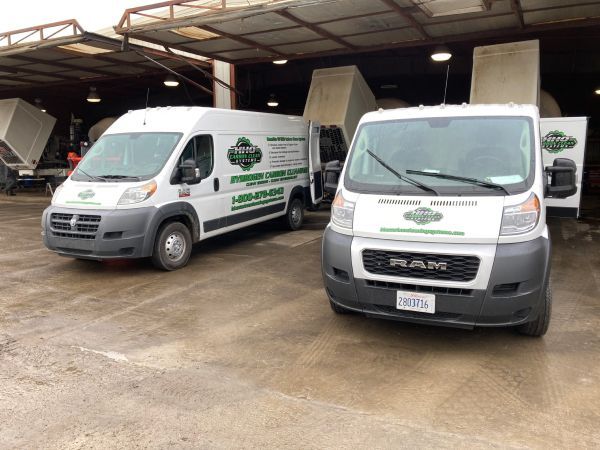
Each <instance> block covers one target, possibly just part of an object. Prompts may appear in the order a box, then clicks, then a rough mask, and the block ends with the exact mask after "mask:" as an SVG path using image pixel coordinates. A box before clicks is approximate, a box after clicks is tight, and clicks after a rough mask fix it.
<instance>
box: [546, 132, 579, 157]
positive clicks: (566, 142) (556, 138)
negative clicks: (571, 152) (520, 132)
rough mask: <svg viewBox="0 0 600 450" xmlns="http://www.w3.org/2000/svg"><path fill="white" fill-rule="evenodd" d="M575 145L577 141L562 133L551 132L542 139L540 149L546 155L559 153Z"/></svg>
mask: <svg viewBox="0 0 600 450" xmlns="http://www.w3.org/2000/svg"><path fill="white" fill-rule="evenodd" d="M576 145H577V139H576V138H574V137H573V136H567V135H566V134H565V133H564V131H559V130H553V131H550V132H549V133H548V134H546V136H544V137H543V138H542V148H543V149H544V150H546V151H547V152H548V153H560V152H562V151H563V150H566V149H569V148H573V147H575V146H576Z"/></svg>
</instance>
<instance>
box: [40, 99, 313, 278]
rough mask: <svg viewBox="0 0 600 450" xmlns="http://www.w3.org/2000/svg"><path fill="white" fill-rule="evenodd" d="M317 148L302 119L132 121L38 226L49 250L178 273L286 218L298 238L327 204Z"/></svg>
mask: <svg viewBox="0 0 600 450" xmlns="http://www.w3.org/2000/svg"><path fill="white" fill-rule="evenodd" d="M318 142H319V126H318V125H317V124H311V125H308V124H306V123H305V122H304V120H303V119H302V117H295V116H284V115H277V114H264V113H255V112H246V111H232V110H222V109H214V108H200V107H166V108H152V109H147V110H139V111H130V112H129V113H127V114H125V115H123V116H122V117H120V118H119V119H118V120H117V121H116V122H115V123H114V124H113V125H112V126H111V127H110V128H109V129H108V130H107V131H106V133H105V134H104V135H103V136H102V137H101V138H100V139H99V140H98V141H97V142H96V143H95V144H94V146H93V147H92V148H91V149H90V150H89V151H88V153H87V154H86V156H85V157H84V158H83V160H82V161H81V162H80V163H79V166H78V167H77V169H76V170H75V171H74V172H73V174H72V175H71V176H70V177H69V178H68V179H67V180H66V181H65V183H64V184H63V185H62V186H61V187H60V188H58V189H57V190H56V192H55V194H54V197H53V198H52V204H51V206H50V207H48V208H47V209H46V210H45V211H44V215H43V218H42V235H43V239H44V244H45V245H46V247H48V248H49V249H50V250H53V251H56V252H57V253H59V254H61V255H64V256H71V257H75V258H82V259H97V260H101V259H113V258H141V257H150V256H151V257H152V260H153V262H154V264H155V265H156V266H157V267H159V268H162V269H165V270H174V269H178V268H180V267H183V266H184V265H185V264H186V263H187V261H188V259H189V256H190V252H191V247H192V244H193V243H194V242H198V241H201V240H203V239H207V238H209V237H212V236H216V235H219V234H222V233H225V232H228V231H231V230H235V229H238V228H242V227H245V226H248V225H252V224H255V223H258V222H261V221H265V220H269V219H273V218H276V217H280V216H281V217H283V218H284V220H285V222H286V224H287V226H288V227H289V228H290V229H292V230H296V229H298V228H300V226H301V225H302V221H303V211H304V208H305V207H306V206H310V205H311V204H315V203H317V202H319V201H320V198H321V197H322V192H321V179H320V175H321V172H320V161H319V153H318V152H319V145H318ZM309 147H310V149H311V151H312V154H313V156H314V158H313V157H312V156H309V153H311V152H309ZM312 168H314V170H313V169H312Z"/></svg>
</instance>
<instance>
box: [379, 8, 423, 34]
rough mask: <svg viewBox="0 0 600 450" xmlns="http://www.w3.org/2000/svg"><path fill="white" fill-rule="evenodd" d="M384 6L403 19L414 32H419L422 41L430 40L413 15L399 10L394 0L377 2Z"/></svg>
mask: <svg viewBox="0 0 600 450" xmlns="http://www.w3.org/2000/svg"><path fill="white" fill-rule="evenodd" d="M379 1H380V2H382V3H383V4H384V5H386V6H388V7H389V8H390V9H391V10H393V11H395V12H397V13H398V14H399V15H400V16H401V17H402V18H403V19H405V20H406V21H407V22H408V23H409V24H410V25H411V26H412V27H413V28H414V29H415V30H417V31H418V32H419V34H420V35H421V37H422V38H423V39H430V38H431V36H429V34H428V33H427V31H425V28H423V25H421V24H420V23H419V22H418V21H417V19H415V18H414V17H413V15H412V14H411V13H409V12H407V11H405V10H404V8H401V7H400V6H399V5H398V4H397V3H396V2H395V1H394V0H379Z"/></svg>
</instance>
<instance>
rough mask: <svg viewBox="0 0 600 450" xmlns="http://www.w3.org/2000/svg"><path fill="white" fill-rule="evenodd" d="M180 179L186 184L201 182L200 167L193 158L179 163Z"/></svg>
mask: <svg viewBox="0 0 600 450" xmlns="http://www.w3.org/2000/svg"><path fill="white" fill-rule="evenodd" d="M179 173H180V174H181V178H180V181H181V182H182V183H186V184H198V183H200V180H201V177H200V169H199V168H198V165H197V164H196V161H194V160H193V159H186V160H185V161H184V162H182V163H181V164H180V165H179Z"/></svg>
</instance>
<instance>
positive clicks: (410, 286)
mask: <svg viewBox="0 0 600 450" xmlns="http://www.w3.org/2000/svg"><path fill="white" fill-rule="evenodd" d="M539 123H540V121H539V115H538V110H537V108H536V107H535V106H531V105H512V104H511V105H466V104H464V105H462V106H448V105H441V106H436V107H418V108H405V109H396V110H388V111H383V110H380V111H378V112H372V113H368V114H366V115H364V116H363V118H362V119H361V121H360V124H359V127H358V130H357V132H356V135H355V137H354V140H353V142H352V147H351V150H350V153H349V156H348V158H347V162H346V164H345V167H344V170H343V172H342V174H341V178H340V185H339V187H338V191H337V194H336V198H335V200H334V202H333V205H332V213H331V222H330V223H329V225H328V226H327V228H326V231H325V234H324V239H323V253H322V265H323V278H324V281H325V287H326V290H327V294H328V296H329V300H330V304H331V307H332V309H333V310H334V311H335V312H337V313H344V312H349V311H355V312H361V313H365V314H366V315H368V316H375V317H381V318H388V319H397V320H404V321H411V322H418V323H429V324H442V325H448V326H457V327H467V328H471V327H474V326H513V325H517V326H519V329H520V331H522V332H523V333H525V334H529V335H534V336H540V335H543V334H544V333H545V332H546V330H547V328H548V323H549V321H550V311H551V302H552V296H551V287H550V236H549V234H548V227H547V226H546V213H545V205H544V199H545V198H546V197H551V196H552V197H568V196H570V195H573V194H574V193H575V192H576V187H575V171H576V168H575V164H574V163H573V162H572V161H570V160H567V159H562V158H561V159H556V160H555V161H554V166H553V167H547V168H546V169H544V167H543V166H542V152H541V148H540V131H539ZM548 175H551V182H548Z"/></svg>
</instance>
